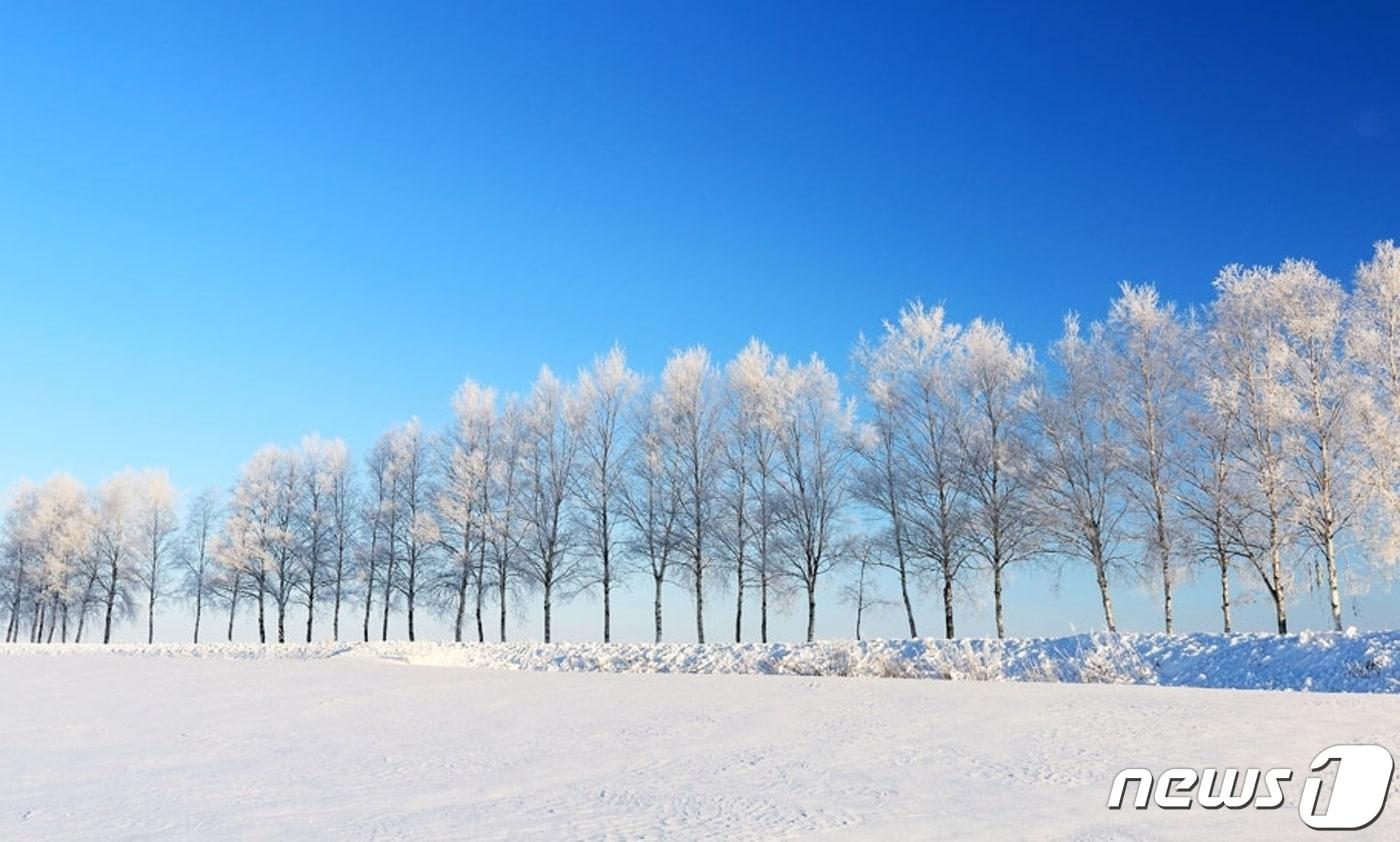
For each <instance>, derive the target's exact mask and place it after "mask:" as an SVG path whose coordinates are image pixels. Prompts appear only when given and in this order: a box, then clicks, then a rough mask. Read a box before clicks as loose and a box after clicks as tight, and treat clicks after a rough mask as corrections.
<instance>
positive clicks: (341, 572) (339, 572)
mask: <svg viewBox="0 0 1400 842" xmlns="http://www.w3.org/2000/svg"><path fill="white" fill-rule="evenodd" d="M344 586H345V548H344V547H342V548H340V549H339V550H337V551H336V557H335V606H334V608H333V609H332V610H331V639H332V640H336V641H339V640H340V593H341V590H342V589H343V588H344Z"/></svg>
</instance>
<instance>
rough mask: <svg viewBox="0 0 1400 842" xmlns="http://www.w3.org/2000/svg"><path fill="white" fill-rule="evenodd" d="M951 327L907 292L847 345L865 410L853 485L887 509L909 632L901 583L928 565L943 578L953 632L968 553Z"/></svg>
mask: <svg viewBox="0 0 1400 842" xmlns="http://www.w3.org/2000/svg"><path fill="white" fill-rule="evenodd" d="M958 331H959V329H958V326H956V325H952V324H948V322H946V321H945V314H944V308H942V307H934V308H931V310H925V308H924V305H923V303H918V301H914V303H911V304H909V305H906V307H904V308H903V310H900V312H899V317H897V318H896V319H895V321H893V322H886V324H885V332H883V335H882V336H881V338H879V340H876V342H869V340H867V339H865V338H864V336H862V338H861V339H860V342H858V343H857V347H855V353H854V354H853V356H854V363H855V366H857V370H858V375H860V380H861V385H862V388H864V392H865V399H867V402H868V403H869V412H871V417H869V420H868V422H867V423H865V425H862V427H861V430H860V434H858V436H857V439H855V444H857V453H858V454H860V457H861V460H860V465H858V467H857V471H855V482H854V493H855V496H857V499H860V500H861V502H862V503H865V504H867V506H869V507H872V509H875V510H876V511H879V513H881V514H883V517H885V518H888V521H889V531H888V537H886V544H888V546H889V549H890V551H892V559H890V562H888V566H890V567H892V570H893V572H895V574H896V577H897V581H899V591H900V600H902V602H903V607H904V619H906V621H907V622H909V636H910V637H917V636H918V628H917V623H916V622H914V607H913V601H911V598H910V591H911V590H913V586H914V583H916V580H917V579H921V577H923V576H925V574H930V573H932V572H934V570H935V569H937V570H938V573H939V574H941V577H942V584H944V625H945V630H946V633H948V636H949V637H951V636H952V635H953V604H952V593H953V580H955V577H956V573H958V572H959V570H960V569H962V565H963V562H965V560H966V558H967V553H966V525H967V524H966V517H965V514H966V511H965V506H963V504H962V493H960V490H959V489H958V486H956V482H955V481H956V471H958V443H956V440H955V437H953V436H952V430H953V429H955V425H953V415H955V413H953V410H955V409H956V406H955V403H953V392H952V389H951V385H952V377H951V375H952V371H951V366H949V363H951V359H952V350H953V347H955V343H956V339H958Z"/></svg>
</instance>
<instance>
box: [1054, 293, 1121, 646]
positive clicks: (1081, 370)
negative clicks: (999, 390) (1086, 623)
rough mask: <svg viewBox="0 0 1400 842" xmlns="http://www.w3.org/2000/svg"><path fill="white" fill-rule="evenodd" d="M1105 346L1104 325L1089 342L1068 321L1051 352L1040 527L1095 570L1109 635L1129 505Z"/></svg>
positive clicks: (1095, 329)
mask: <svg viewBox="0 0 1400 842" xmlns="http://www.w3.org/2000/svg"><path fill="white" fill-rule="evenodd" d="M1104 344H1105V339H1104V335H1103V331H1102V326H1101V325H1098V324H1095V325H1093V326H1092V327H1091V329H1090V335H1089V338H1087V339H1086V338H1085V337H1084V336H1083V335H1081V333H1080V331H1079V321H1078V318H1077V317H1076V316H1074V315H1070V316H1067V317H1065V329H1064V334H1063V335H1062V336H1061V338H1060V339H1059V341H1058V342H1056V343H1055V345H1054V348H1053V350H1052V353H1051V356H1052V358H1053V360H1054V361H1055V363H1056V364H1057V365H1058V366H1059V368H1060V371H1061V377H1060V379H1059V381H1058V383H1056V384H1055V386H1054V387H1052V388H1047V389H1045V390H1043V391H1042V392H1041V394H1040V396H1039V400H1038V402H1037V418H1038V421H1039V427H1040V431H1041V435H1042V436H1043V437H1044V444H1043V446H1042V453H1041V458H1040V471H1039V474H1040V480H1041V493H1042V494H1043V503H1044V511H1043V512H1042V518H1041V520H1042V522H1043V523H1044V524H1045V525H1046V526H1047V527H1049V531H1050V533H1051V534H1052V535H1054V537H1055V539H1056V543H1057V544H1058V547H1059V549H1060V551H1061V552H1062V553H1063V554H1065V555H1067V556H1069V557H1074V558H1080V559H1083V560H1084V561H1087V562H1089V564H1090V566H1091V567H1092V568H1093V570H1094V580H1095V582H1096V583H1097V585H1098V589H1099V600H1100V602H1101V603H1102V605H1103V614H1104V624H1105V625H1106V626H1107V628H1108V631H1109V633H1110V634H1111V633H1114V632H1116V631H1117V630H1118V626H1117V622H1116V620H1115V617H1114V613H1113V597H1112V594H1111V593H1110V590H1109V575H1110V572H1111V571H1112V569H1113V568H1114V567H1115V566H1116V565H1117V564H1118V563H1119V561H1120V559H1119V557H1118V556H1117V554H1116V550H1117V546H1118V543H1119V538H1120V526H1121V525H1122V520H1123V516H1124V512H1125V508H1126V506H1125V502H1124V491H1125V489H1124V469H1123V461H1124V459H1123V448H1122V446H1121V440H1120V438H1119V429H1118V426H1117V425H1118V420H1119V416H1118V414H1117V413H1115V411H1114V407H1113V399H1112V397H1111V395H1110V390H1111V389H1112V387H1113V384H1112V382H1111V380H1110V378H1109V375H1108V373H1107V371H1106V370H1105V368H1106V366H1105V363H1106V361H1107V359H1108V355H1107V352H1106V349H1105V348H1104Z"/></svg>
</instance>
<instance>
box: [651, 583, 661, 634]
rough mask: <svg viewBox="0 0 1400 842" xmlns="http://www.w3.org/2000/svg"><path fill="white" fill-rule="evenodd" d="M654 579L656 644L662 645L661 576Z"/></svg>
mask: <svg viewBox="0 0 1400 842" xmlns="http://www.w3.org/2000/svg"><path fill="white" fill-rule="evenodd" d="M652 579H653V580H654V581H655V582H656V601H655V602H654V603H652V605H653V612H654V616H655V618H656V642H657V643H660V642H661V577H660V576H653V577H652Z"/></svg>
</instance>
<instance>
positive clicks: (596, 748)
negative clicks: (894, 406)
mask: <svg viewBox="0 0 1400 842" xmlns="http://www.w3.org/2000/svg"><path fill="white" fill-rule="evenodd" d="M1334 643H1335V645H1337V646H1342V645H1344V644H1343V643H1342V642H1341V641H1340V640H1339V641H1334ZM830 646H835V644H831V645H830ZM40 648H42V647H33V648H31V647H8V648H6V649H5V651H7V652H8V653H9V656H8V657H0V687H3V689H4V692H2V693H0V838H4V839H72V838H82V839H122V838H140V839H166V838H172V839H173V838H179V839H190V838H243V839H268V838H326V837H329V838H347V839H367V838H413V839H432V838H451V839H460V838H474V839H480V838H505V837H511V838H533V839H573V838H641V837H648V838H651V837H662V836H666V837H670V838H682V839H691V838H710V839H735V838H775V837H781V838H800V839H809V838H815V837H820V836H827V837H839V838H863V839H865V838H868V839H892V838H1034V839H1042V838H1065V839H1107V838H1128V839H1134V838H1135V839H1164V838H1174V839H1188V838H1189V839H1195V838H1224V837H1227V836H1228V837H1229V838H1232V839H1279V838H1294V837H1301V836H1305V835H1311V834H1312V831H1308V830H1307V829H1306V828H1304V827H1303V825H1302V824H1301V823H1300V821H1299V819H1298V816H1297V811H1296V801H1297V797H1298V795H1299V792H1300V790H1301V783H1302V780H1303V778H1304V776H1305V775H1306V774H1308V772H1307V764H1308V762H1309V761H1310V760H1311V759H1312V757H1313V755H1314V754H1315V753H1316V752H1317V751H1318V750H1319V749H1321V748H1323V747H1325V746H1328V745H1332V744H1337V743H1346V742H1376V743H1381V744H1383V745H1386V746H1388V747H1390V748H1391V749H1392V750H1397V749H1400V698H1396V697H1395V696H1393V695H1380V694H1369V695H1362V694H1345V693H1279V692H1262V691H1236V690H1201V689H1186V688H1168V687H1147V686H1098V685H1092V686H1091V685H1071V684H1056V683H1006V682H971V681H954V682H949V681H897V680H888V679H882V678H825V677H803V676H798V675H772V676H757V675H732V674H731V675H721V674H707V675H674V674H672V675H656V674H636V673H629V674H603V673H597V672H546V671H538V672H532V671H510V670H488V669H471V668H466V669H443V668H436V667H431V666H421V665H414V663H413V662H414V661H418V662H420V663H422V662H433V661H437V662H454V658H455V659H456V660H455V663H458V664H461V663H466V662H468V661H470V660H471V659H472V658H487V657H488V656H487V655H486V654H484V653H486V652H495V653H496V654H495V655H492V656H490V658H494V659H496V661H495V662H496V663H500V664H511V665H529V664H531V663H544V661H538V662H536V661H532V660H531V659H532V658H535V657H538V658H540V659H544V660H548V659H549V657H550V653H549V650H545V649H543V648H541V647H537V646H535V647H532V646H531V645H528V644H522V645H520V646H519V647H517V648H514V649H509V648H500V647H450V646H434V645H423V644H420V645H417V646H408V645H384V646H379V647H351V648H343V649H339V650H337V649H335V648H332V647H329V646H326V647H314V648H312V649H306V648H302V647H287V648H279V647H268V648H265V649H263V648H259V647H244V648H233V649H230V648H225V647H211V648H207V649H198V650H195V649H191V648H189V647H163V648H161V647H157V648H154V649H145V648H144V647H126V648H123V649H120V650H118V651H122V652H125V653H127V654H128V655H136V654H157V653H158V654H163V655H167V656H169V657H119V656H116V655H114V654H109V653H100V652H97V651H96V649H97V647H90V648H89V647H84V649H83V650H81V651H84V652H86V653H91V654H87V655H85V656H79V657H64V656H58V657H46V656H40V655H38V654H35V653H36V652H37V651H38V650H39V649H40ZM647 648H649V647H647ZM687 648H688V647H678V648H677V650H676V651H677V652H683V651H684V650H686V649H687ZM725 648H726V647H713V649H714V651H715V652H719V651H722V650H723V649H725ZM589 649H590V650H591V651H594V652H602V651H603V650H602V649H600V648H598V647H590V648H589ZM73 651H75V648H74V647H68V648H67V649H66V652H68V653H71V652H73ZM336 652H339V653H340V654H333V653H336ZM453 652H456V653H458V654H457V655H455V656H454V655H452V654H451V653H453ZM530 652H537V653H538V654H537V655H535V656H531V655H529V654H528V653H530ZM467 653H476V654H475V655H470V654H467ZM507 653H513V654H509V656H507ZM195 654H198V655H203V656H205V657H189V656H191V655H195ZM259 654H260V655H265V656H271V657H252V656H253V655H259ZM555 654H556V655H558V654H559V653H555ZM712 654H713V653H712ZM230 655H232V656H235V657H227V656H230ZM312 655H315V656H316V657H309V656H312ZM808 655H809V656H813V657H815V656H814V655H813V653H811V652H809V653H808ZM578 657H580V658H581V657H583V656H578ZM678 657H679V656H678ZM715 657H716V658H718V655H716V656H715ZM657 658H658V659H661V660H662V661H664V660H667V659H664V658H661V656H659V655H658V656H657ZM738 660H740V659H739V658H738V656H736V655H731V656H730V660H729V661H728V662H729V663H736V662H737V661H738ZM817 660H820V659H817ZM635 661H636V659H631V660H611V661H607V662H606V663H607V664H611V665H612V666H613V667H616V668H621V667H623V666H627V665H629V664H630V665H631V666H635V663H634V662H635ZM512 662H515V663H512ZM794 663H795V662H794ZM559 665H568V666H574V667H579V666H584V665H585V664H584V663H583V662H582V661H581V660H580V661H574V662H560V664H559ZM690 666H692V667H693V666H695V664H694V663H693V662H692V663H691V664H690ZM849 666H850V664H849V663H847V667H849ZM629 668H630V667H629ZM1130 766H1147V767H1150V768H1152V769H1155V770H1158V771H1160V770H1161V769H1164V768H1166V767H1168V766H1193V767H1197V768H1199V767H1202V766H1257V767H1273V766H1289V767H1292V768H1293V769H1295V770H1296V773H1295V776H1294V779H1293V784H1292V785H1291V786H1290V787H1289V788H1287V789H1286V793H1287V796H1288V804H1287V806H1285V807H1284V808H1283V809H1279V810H1252V809H1249V810H1240V811H1229V810H1212V811H1207V810H1202V809H1199V808H1197V809H1192V810H1185V811H1164V810H1160V809H1155V808H1153V809H1149V810H1146V811H1135V810H1126V811H1122V812H1115V811H1110V810H1108V809H1106V807H1105V801H1106V798H1107V794H1108V789H1109V785H1110V783H1111V781H1112V779H1113V777H1114V775H1115V774H1116V773H1117V772H1118V771H1120V770H1121V769H1123V768H1125V767H1130ZM1390 805H1391V810H1389V811H1387V813H1386V814H1384V815H1382V816H1381V818H1380V820H1379V821H1377V822H1376V823H1375V824H1374V825H1372V826H1371V827H1370V828H1369V829H1368V830H1367V831H1364V832H1363V834H1361V837H1362V838H1366V837H1369V838H1396V836H1397V834H1400V798H1397V797H1395V796H1394V795H1393V794H1392V798H1391V802H1390Z"/></svg>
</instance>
